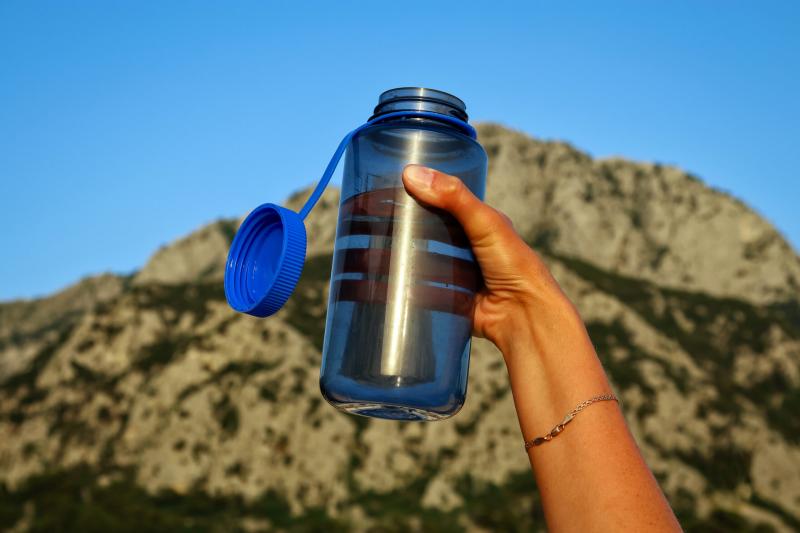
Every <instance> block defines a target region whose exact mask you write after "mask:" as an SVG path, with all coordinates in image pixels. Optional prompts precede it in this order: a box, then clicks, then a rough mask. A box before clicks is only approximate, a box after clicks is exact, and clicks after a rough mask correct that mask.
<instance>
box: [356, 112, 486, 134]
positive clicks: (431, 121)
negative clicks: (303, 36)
mask: <svg viewBox="0 0 800 533" xmlns="http://www.w3.org/2000/svg"><path fill="white" fill-rule="evenodd" d="M367 124H370V125H376V124H392V125H408V126H409V127H414V126H437V127H443V128H447V129H450V130H453V131H456V132H458V133H460V134H462V135H466V136H468V137H470V138H472V139H475V138H476V137H477V134H476V132H475V128H473V127H472V126H471V125H470V124H469V123H468V122H466V121H464V120H461V119H459V118H456V117H452V116H448V115H443V114H441V113H432V112H429V111H397V112H394V113H387V114H385V115H379V116H377V117H376V116H373V117H372V118H370V119H369V121H368V122H367Z"/></svg>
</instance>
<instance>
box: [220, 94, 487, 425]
mask: <svg viewBox="0 0 800 533" xmlns="http://www.w3.org/2000/svg"><path fill="white" fill-rule="evenodd" d="M345 152H346V157H345V164H344V176H343V182H342V195H341V204H340V206H339V220H338V225H337V230H336V243H335V247H334V256H333V268H332V272H331V285H330V297H329V301H328V314H327V322H326V328H325V341H324V345H323V354H322V368H321V373H320V389H321V391H322V395H323V396H324V397H325V399H326V400H327V401H328V402H329V403H331V404H332V405H334V406H335V407H337V408H339V409H341V410H343V411H347V412H350V413H355V414H360V415H365V416H373V417H378V418H390V419H400V420H439V419H442V418H447V417H449V416H452V415H453V414H455V413H456V412H457V411H458V410H459V409H460V408H461V406H462V405H463V403H464V399H465V397H466V388H467V374H468V370H469V351H470V332H471V330H472V306H473V303H474V299H475V294H476V292H477V291H478V290H479V288H480V286H481V283H482V281H481V277H480V270H479V268H478V265H477V263H476V262H475V258H474V256H473V255H472V251H471V249H470V246H469V242H468V240H467V238H466V236H465V235H464V232H463V230H462V228H461V227H460V226H459V224H458V223H457V222H456V220H455V219H454V218H453V217H452V216H450V215H449V214H447V213H445V212H443V211H440V210H437V209H433V208H429V207H426V206H424V205H421V204H419V203H418V202H417V201H415V200H414V199H413V198H412V197H411V196H409V195H408V193H406V191H405V189H404V188H403V182H402V172H403V168H404V167H405V166H406V165H408V164H411V163H415V164H420V165H425V166H429V167H432V168H435V169H437V170H441V171H443V172H446V173H448V174H452V175H454V176H458V177H459V178H461V179H462V180H463V181H464V183H465V184H466V185H467V187H469V189H470V190H471V191H472V192H473V193H475V195H477V196H478V197H479V198H483V195H484V189H485V184H486V169H487V157H486V153H485V152H484V150H483V148H482V147H481V145H480V144H478V142H477V141H476V135H475V130H474V129H473V128H472V127H471V126H470V125H469V124H468V123H467V113H466V106H465V105H464V102H462V101H461V100H460V99H458V98H456V97H455V96H453V95H450V94H447V93H445V92H442V91H436V90H432V89H423V88H418V87H405V88H399V89H392V90H390V91H386V92H384V93H383V94H381V96H380V98H379V102H378V105H377V107H376V108H375V111H374V113H373V115H372V117H371V118H370V119H369V121H368V122H367V123H366V124H364V125H362V126H360V127H359V128H356V129H355V130H353V131H352V132H350V133H349V134H347V135H346V136H345V138H344V139H343V140H342V142H341V143H340V145H339V148H338V149H337V151H336V153H335V154H334V156H333V158H332V159H331V162H330V163H329V164H328V168H327V169H326V171H325V173H324V174H323V177H322V179H321V180H320V182H319V184H318V185H317V188H316V189H315V190H314V192H313V193H312V194H311V197H310V198H309V199H308V201H307V202H306V205H305V206H304V207H303V209H302V210H301V211H300V213H299V214H298V213H294V212H293V211H290V210H288V209H285V208H283V207H280V206H277V205H274V204H264V205H262V206H259V207H258V208H256V209H255V210H254V211H253V212H252V213H251V214H250V215H248V217H247V218H246V219H245V221H244V222H243V223H242V226H241V227H240V228H239V231H238V232H237V234H236V237H235V238H234V241H233V244H232V246H231V251H230V254H229V256H228V263H227V267H226V272H225V292H226V295H227V298H228V302H229V303H230V305H231V306H232V307H233V308H234V309H236V310H237V311H241V312H245V313H250V314H253V315H256V316H269V315H271V314H273V313H275V312H276V311H278V310H279V309H280V308H281V306H282V305H283V304H284V303H285V302H286V300H287V299H288V298H289V296H290V294H291V292H292V290H293V289H294V286H295V284H296V283H297V280H298V279H299V277H300V272H301V271H302V265H303V261H304V258H305V245H306V234H305V226H304V225H303V218H305V216H306V215H307V214H308V213H309V212H310V211H311V209H312V208H313V207H314V205H315V203H316V201H317V200H318V199H319V196H320V195H321V194H322V192H323V191H324V189H325V187H326V186H327V183H328V181H329V180H330V178H331V176H332V175H333V172H334V170H335V168H336V166H337V164H338V162H339V159H340V158H341V156H342V154H343V153H345Z"/></svg>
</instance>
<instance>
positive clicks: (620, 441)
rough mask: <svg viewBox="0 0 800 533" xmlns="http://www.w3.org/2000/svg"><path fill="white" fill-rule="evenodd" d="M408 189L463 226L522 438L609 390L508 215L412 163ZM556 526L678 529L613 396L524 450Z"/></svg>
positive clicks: (576, 323)
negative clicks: (480, 279) (549, 438)
mask: <svg viewBox="0 0 800 533" xmlns="http://www.w3.org/2000/svg"><path fill="white" fill-rule="evenodd" d="M403 182H404V185H405V187H406V190H407V191H408V192H409V194H411V195H412V196H413V197H414V198H416V199H417V200H418V201H419V202H421V203H423V204H426V205H429V206H432V207H437V208H440V209H444V210H445V211H448V212H449V213H450V214H451V215H453V216H454V217H455V218H456V220H457V221H458V222H459V224H461V226H462V227H463V228H464V232H465V233H466V235H467V238H468V239H469V241H470V244H471V246H472V250H473V253H474V254H475V257H476V259H477V261H478V264H479V266H480V269H481V272H482V274H483V279H484V288H483V289H482V290H481V292H479V293H478V295H477V297H476V301H475V306H474V311H473V328H474V331H473V333H474V334H475V335H476V336H480V337H485V338H487V339H488V340H490V341H492V342H493V343H494V344H495V345H496V346H497V347H498V348H499V349H500V351H501V352H502V353H503V358H504V359H505V362H506V366H507V368H508V374H509V380H510V383H511V390H512V393H513V396H514V403H515V406H516V409H517V415H518V418H519V422H520V427H521V429H522V433H523V436H524V438H525V439H531V438H533V437H535V436H539V435H543V434H546V433H547V432H548V431H549V430H550V429H551V428H552V427H553V426H554V425H555V424H556V423H558V422H559V421H560V420H561V419H562V418H563V417H564V415H565V414H566V413H568V412H569V411H570V410H571V409H572V408H574V407H575V406H576V405H578V404H579V403H580V402H582V401H584V400H587V399H589V398H592V397H595V396H598V395H602V394H609V393H610V392H611V387H610V385H609V382H608V379H607V377H606V375H605V372H604V371H603V368H602V365H601V364H600V361H599V359H598V358H597V354H596V353H595V350H594V347H593V346H592V343H591V340H590V339H589V336H588V334H587V331H586V328H585V326H584V324H583V322H582V320H581V318H580V316H579V314H578V312H577V310H576V309H575V307H574V306H573V305H572V303H571V302H570V301H569V299H568V298H567V297H566V295H565V294H564V293H563V291H562V290H561V288H560V287H559V285H558V283H557V282H556V281H555V279H554V278H553V276H552V275H551V274H550V272H549V270H548V269H547V266H546V265H545V264H544V262H543V261H542V260H541V258H540V257H539V256H538V254H536V252H534V251H533V250H532V249H531V248H530V247H529V246H528V245H527V244H526V243H525V242H524V241H523V240H522V238H520V236H519V235H518V234H517V233H516V231H515V230H514V228H513V226H512V224H511V221H510V220H509V219H508V217H506V216H505V215H504V214H502V213H500V212H499V211H497V210H495V209H493V208H492V207H490V206H488V205H487V204H485V203H484V202H482V201H480V200H479V199H478V198H477V197H475V195H473V194H472V192H471V191H470V190H469V189H468V188H467V187H466V186H465V185H464V183H463V182H462V181H461V180H460V179H458V178H456V177H453V176H448V175H447V174H443V173H441V172H438V171H435V170H433V169H429V168H426V167H422V166H419V165H408V166H407V167H406V168H405V171H404V173H403ZM528 452H529V459H530V461H531V466H532V468H533V471H534V474H535V476H536V480H537V484H538V486H539V490H540V493H541V497H542V505H543V507H544V512H545V517H546V519H547V523H548V526H549V528H550V529H551V530H552V531H622V530H625V531H645V530H646V531H680V526H679V525H678V522H677V520H676V519H675V516H674V514H673V513H672V510H671V508H670V507H669V504H668V503H667V501H666V499H665V498H664V496H663V494H662V492H661V490H660V488H659V487H658V484H657V483H656V481H655V478H654V477H653V475H652V473H651V472H650V470H649V468H648V467H647V465H646V464H645V462H644V460H643V459H642V456H641V453H640V452H639V450H638V448H637V446H636V443H635V441H634V440H633V437H632V436H631V434H630V432H629V431H628V428H627V426H626V424H625V420H624V418H623V417H622V413H621V411H620V409H619V406H618V405H617V403H616V402H610V401H605V402H599V403H596V404H593V405H591V406H590V407H589V408H588V409H587V410H586V411H585V412H582V413H580V414H578V415H577V416H576V417H575V419H574V421H572V422H571V423H570V425H569V429H568V430H566V431H564V432H563V433H562V434H559V435H558V438H554V439H553V440H552V441H549V442H546V443H545V444H544V445H542V446H534V447H531V448H530V449H529V450H528Z"/></svg>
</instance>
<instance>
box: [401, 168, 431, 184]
mask: <svg viewBox="0 0 800 533" xmlns="http://www.w3.org/2000/svg"><path fill="white" fill-rule="evenodd" d="M433 175H434V172H433V170H432V169H430V168H428V167H423V166H422V165H408V166H407V167H406V179H407V180H408V181H410V182H411V183H412V184H413V185H415V186H416V187H418V188H420V189H429V188H430V186H431V183H433Z"/></svg>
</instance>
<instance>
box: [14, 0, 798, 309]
mask: <svg viewBox="0 0 800 533" xmlns="http://www.w3.org/2000/svg"><path fill="white" fill-rule="evenodd" d="M558 4H561V5H563V6H564V7H559V5H558ZM601 4H602V5H601ZM485 6H490V7H485ZM796 6H798V3H796V2H784V3H778V2H769V1H767V2H758V3H755V2H702V3H701V2H668V3H667V2H602V3H601V2H568V3H559V2H518V3H513V2H502V1H497V2H493V3H490V4H487V3H485V2H474V3H470V2H463V1H462V2H415V1H411V0H407V1H405V2H402V3H397V2H379V3H375V2H319V3H311V2H291V3H290V2H285V3H279V2H202V1H194V2H133V1H131V2H107V1H103V2H82V1H75V2H60V1H59V2H55V1H54V2H44V1H42V2H27V1H15V0H5V1H3V2H2V3H0V227H2V228H3V230H2V232H0V250H2V254H3V256H2V261H0V300H4V299H11V298H18V297H31V296H36V295H42V294H46V293H49V292H52V291H54V290H56V289H59V288H61V287H63V286H65V285H67V284H69V283H71V282H73V281H76V280H77V279H78V278H79V277H81V276H84V275H88V274H92V273H98V272H102V271H109V270H110V271H114V272H130V271H132V270H134V269H136V268H139V267H141V265H142V264H143V263H144V262H145V261H146V260H147V258H148V257H149V256H150V254H151V253H152V252H153V251H155V250H156V248H158V247H159V246H160V245H163V244H166V243H168V242H170V241H172V240H173V239H175V238H177V237H179V236H181V235H184V234H186V233H188V232H190V231H191V230H193V229H195V228H197V227H198V226H200V225H201V224H204V223H207V222H210V221H211V220H213V219H215V218H218V217H222V216H225V217H230V216H237V215H241V214H244V213H245V212H247V211H248V210H249V209H251V208H252V207H254V206H256V205H257V204H259V203H262V202H265V201H279V200H282V199H283V198H285V197H286V196H287V195H288V194H289V193H291V192H292V191H293V190H296V189H298V188H300V187H303V186H305V185H308V184H310V183H312V182H314V181H315V180H316V179H317V178H318V177H319V175H320V173H321V172H322V169H323V167H324V165H325V163H326V162H327V160H328V158H329V156H330V154H331V152H332V151H333V149H334V148H335V146H336V144H337V143H338V141H339V139H340V138H341V136H342V135H343V134H344V133H345V132H346V131H348V130H349V129H350V128H352V127H354V126H356V125H358V124H359V123H361V122H362V121H363V120H365V119H366V118H367V117H368V115H369V114H370V111H371V109H372V107H373V106H374V104H375V101H376V98H377V95H378V94H379V93H380V92H381V91H382V90H385V89H388V88H391V87H395V86H404V85H421V86H427V87H434V88H439V89H443V90H447V91H450V92H453V93H454V94H456V95H458V96H459V97H461V98H462V99H464V100H465V101H466V102H467V105H468V107H469V111H470V115H471V117H472V119H474V120H492V121H497V122H500V123H503V124H506V125H508V126H511V127H514V128H517V129H520V130H523V131H525V132H527V133H529V134H532V135H534V136H536V137H541V138H547V139H561V140H566V141H569V142H571V143H573V144H574V145H575V146H577V147H579V148H581V149H583V150H586V151H588V152H589V153H590V154H592V155H594V156H598V157H603V156H609V155H622V156H625V157H629V158H632V159H638V160H646V161H659V162H662V163H668V164H675V165H678V166H680V167H682V168H685V169H686V170H688V171H690V172H692V173H694V174H696V175H698V176H699V177H701V178H702V179H703V180H705V181H706V182H707V183H710V184H711V185H713V186H715V187H717V188H721V189H724V190H726V191H729V192H731V193H732V194H734V195H735V196H737V197H739V198H741V199H743V200H744V201H745V202H747V203H748V204H750V205H751V206H753V207H754V208H755V209H756V210H757V211H758V212H760V213H761V214H763V215H764V216H766V217H767V218H768V219H769V220H771V221H772V222H773V223H775V224H776V225H777V227H778V228H779V229H780V230H781V232H782V233H783V234H784V235H785V236H787V237H788V238H789V239H790V241H791V242H792V243H793V244H794V245H795V247H797V245H798V244H799V243H800V215H798V211H797V207H796V203H797V201H798V198H800V180H798V179H797V174H798V163H800V161H798V159H799V158H798V154H800V150H798V148H797V146H796V144H797V143H798V141H800V135H799V134H800V105H799V104H798V95H800V9H798V7H796Z"/></svg>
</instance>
